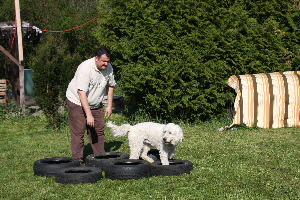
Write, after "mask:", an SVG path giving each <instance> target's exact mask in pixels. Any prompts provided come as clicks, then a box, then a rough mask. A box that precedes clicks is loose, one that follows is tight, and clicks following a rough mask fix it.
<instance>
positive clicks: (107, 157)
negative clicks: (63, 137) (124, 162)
mask: <svg viewBox="0 0 300 200" xmlns="http://www.w3.org/2000/svg"><path fill="white" fill-rule="evenodd" d="M128 158H129V155H128V154H126V153H123V152H103V153H98V154H91V155H89V156H87V157H86V159H85V165H86V166H90V167H98V168H100V169H101V170H103V171H106V166H107V163H109V162H111V161H112V160H120V159H128Z"/></svg>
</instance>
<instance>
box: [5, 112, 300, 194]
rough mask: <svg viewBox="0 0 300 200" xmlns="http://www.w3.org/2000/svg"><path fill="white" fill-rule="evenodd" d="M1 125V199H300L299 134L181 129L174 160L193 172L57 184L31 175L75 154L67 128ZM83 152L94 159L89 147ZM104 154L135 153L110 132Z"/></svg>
mask: <svg viewBox="0 0 300 200" xmlns="http://www.w3.org/2000/svg"><path fill="white" fill-rule="evenodd" d="M112 120H115V121H116V122H117V124H121V123H122V120H123V118H122V117H120V116H119V115H117V114H114V116H112ZM0 124H1V125H0V134H1V139H0V152H1V162H0V173H1V175H0V183H1V191H0V198H1V199H57V200H61V199H92V200H93V199H300V180H299V179H300V167H299V166H300V146H299V143H300V133H299V132H300V129H299V128H282V129H258V128H254V129H247V128H242V127H241V128H238V130H235V131H223V132H218V131H217V128H219V127H221V126H224V125H227V124H224V121H223V122H222V121H218V120H213V121H210V122H206V123H199V124H197V125H187V124H182V125H181V126H182V129H183V130H184V134H185V138H184V140H183V142H182V143H181V144H179V146H178V147H177V156H176V158H177V159H184V160H190V161H192V162H193V164H194V169H193V170H192V171H191V173H190V174H183V175H179V176H157V177H150V178H143V179H139V180H125V181H124V180H123V181H121V180H114V181H113V180H110V179H106V178H103V179H102V180H100V181H98V182H97V183H94V184H59V183H56V182H55V179H54V178H46V177H40V176H35V175H33V163H34V161H36V160H39V159H42V158H49V157H65V156H66V157H69V156H70V140H69V130H68V127H65V128H63V129H61V130H60V131H57V132H55V131H52V130H50V129H47V128H46V119H45V118H44V117H43V116H40V117H31V116H28V117H25V118H10V119H3V120H1V122H0ZM86 141H87V140H86ZM85 150H86V151H85V155H89V154H91V153H92V152H91V149H90V146H89V144H88V143H87V144H86V148H85ZM106 151H111V152H116V151H118V152H125V153H129V148H128V141H127V137H123V138H114V137H112V136H111V134H110V133H109V132H108V131H107V134H106Z"/></svg>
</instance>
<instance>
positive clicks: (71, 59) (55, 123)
mask: <svg viewBox="0 0 300 200" xmlns="http://www.w3.org/2000/svg"><path fill="white" fill-rule="evenodd" d="M57 43H59V44H60V46H59V47H58V46H57ZM64 45H65V46H64ZM66 46H67V45H66V43H64V41H63V40H58V39H55V38H54V37H53V36H52V35H48V36H47V38H46V40H45V43H42V44H41V45H40V46H39V47H38V50H37V56H36V59H35V60H34V61H32V63H30V66H31V67H32V69H33V71H34V73H33V82H34V99H35V101H36V103H37V104H38V105H39V106H40V107H41V109H42V110H43V112H44V114H45V115H46V117H47V119H48V120H49V123H50V124H51V125H52V127H53V129H55V130H57V129H59V128H60V119H61V117H62V113H61V112H59V108H60V106H63V105H64V104H65V92H66V88H67V85H68V82H69V81H70V80H71V78H70V77H72V76H73V75H74V71H75V69H76V67H77V63H79V62H80V61H79V60H78V59H80V57H79V56H78V55H76V54H73V55H71V54H70V53H69V52H68V51H67V50H66V49H67V48H66Z"/></svg>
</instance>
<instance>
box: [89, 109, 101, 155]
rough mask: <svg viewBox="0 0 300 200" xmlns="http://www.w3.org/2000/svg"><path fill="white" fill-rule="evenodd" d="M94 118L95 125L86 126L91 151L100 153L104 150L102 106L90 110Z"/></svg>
mask: <svg viewBox="0 0 300 200" xmlns="http://www.w3.org/2000/svg"><path fill="white" fill-rule="evenodd" d="M91 111H92V115H93V117H94V120H95V127H88V137H89V140H90V144H91V147H92V149H93V153H102V152H105V150H104V116H103V108H102V107H101V108H99V109H96V110H91Z"/></svg>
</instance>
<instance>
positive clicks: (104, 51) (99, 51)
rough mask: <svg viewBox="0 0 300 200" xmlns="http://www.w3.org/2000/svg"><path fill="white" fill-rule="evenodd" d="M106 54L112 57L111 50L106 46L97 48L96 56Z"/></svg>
mask: <svg viewBox="0 0 300 200" xmlns="http://www.w3.org/2000/svg"><path fill="white" fill-rule="evenodd" d="M104 54H105V55H106V56H107V57H108V58H110V51H109V50H108V49H107V48H106V47H100V48H98V49H96V51H95V56H97V57H99V58H100V57H101V56H102V55H104Z"/></svg>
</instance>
